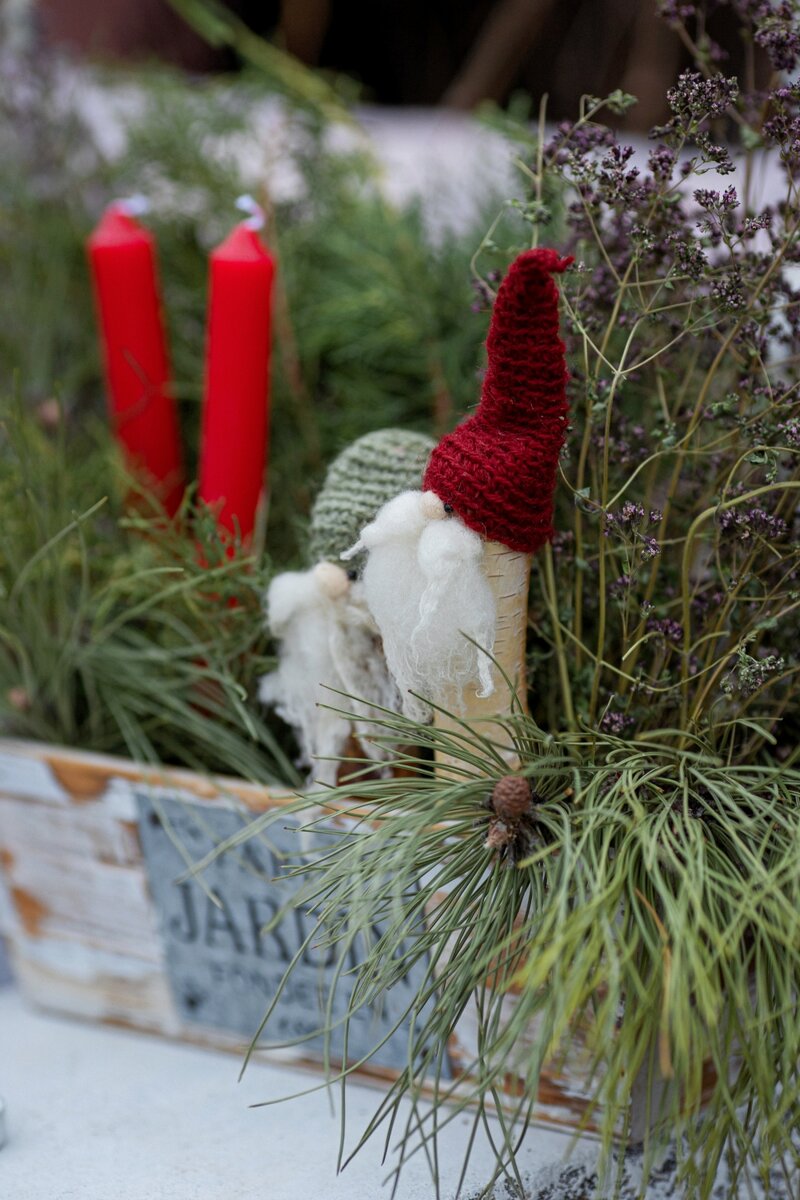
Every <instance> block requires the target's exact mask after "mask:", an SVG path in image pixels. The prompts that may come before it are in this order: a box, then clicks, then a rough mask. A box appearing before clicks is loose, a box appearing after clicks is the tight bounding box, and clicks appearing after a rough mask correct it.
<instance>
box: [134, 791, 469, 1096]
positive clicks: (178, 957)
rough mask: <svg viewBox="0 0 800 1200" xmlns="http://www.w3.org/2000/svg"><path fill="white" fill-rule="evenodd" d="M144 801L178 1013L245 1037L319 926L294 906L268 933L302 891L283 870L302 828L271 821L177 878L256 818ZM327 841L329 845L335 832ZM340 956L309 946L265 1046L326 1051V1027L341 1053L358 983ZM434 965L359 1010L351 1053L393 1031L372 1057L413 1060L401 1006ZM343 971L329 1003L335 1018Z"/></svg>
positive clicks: (146, 850)
mask: <svg viewBox="0 0 800 1200" xmlns="http://www.w3.org/2000/svg"><path fill="white" fill-rule="evenodd" d="M136 803H137V808H138V819H139V835H140V840H141V845H142V851H143V854H144V859H145V865H146V870H147V875H148V880H149V884H150V889H151V892H152V895H153V898H154V901H155V904H156V908H157V910H158V916H159V922H160V926H161V934H162V938H163V943H164V949H165V958H166V967H167V974H168V977H169V982H170V986H171V989H172V993H173V996H174V1000H175V1004H176V1007H177V1009H178V1012H179V1013H180V1015H181V1017H182V1018H183V1019H184V1020H185V1021H187V1022H191V1023H193V1024H198V1025H203V1026H205V1027H206V1028H211V1029H221V1030H226V1031H230V1032H232V1033H237V1034H241V1035H243V1037H244V1038H247V1039H248V1040H249V1039H250V1038H252V1037H253V1036H254V1035H255V1033H256V1031H257V1030H258V1028H259V1025H260V1023H261V1021H262V1018H263V1016H264V1013H265V1011H266V1009H267V1007H268V1005H269V1004H270V1003H271V1002H272V999H273V997H274V996H275V993H276V991H277V990H278V987H279V985H280V983H281V980H282V978H283V975H284V972H285V970H286V968H287V967H288V966H289V964H290V963H291V961H292V960H293V958H294V957H295V955H296V954H297V953H298V952H299V951H300V948H301V946H302V945H303V942H304V941H305V939H306V937H307V935H308V933H309V932H310V931H311V930H312V929H313V927H314V925H315V923H316V922H315V919H314V917H313V916H312V914H311V913H309V912H306V911H304V910H303V909H301V908H299V907H292V908H291V909H289V910H287V912H286V913H285V915H283V916H282V917H281V920H280V921H279V922H278V923H277V924H276V925H275V926H274V927H273V928H271V929H269V930H266V929H265V927H266V926H267V925H268V923H269V922H270V921H271V920H272V919H273V918H274V917H275V916H276V914H277V913H279V912H280V911H281V909H282V908H283V906H284V905H285V904H286V902H287V901H288V900H290V899H291V897H292V895H293V894H294V893H295V892H296V891H297V890H298V888H299V887H300V881H299V880H293V879H287V878H285V877H283V878H280V876H282V875H283V874H284V873H285V862H286V861H287V860H289V861H296V859H297V854H298V847H299V842H298V837H299V836H300V835H298V833H297V830H299V828H300V824H299V822H298V821H297V820H296V818H293V817H291V816H289V815H287V816H286V817H284V818H281V819H279V820H278V821H277V822H276V823H274V824H272V825H270V828H269V830H268V832H267V833H265V834H264V835H256V836H254V837H252V838H250V839H248V840H247V841H245V842H244V843H243V844H242V845H240V846H238V847H237V848H234V849H230V850H227V851H226V852H225V853H224V854H221V855H220V856H219V857H217V858H216V859H215V860H214V861H213V862H212V863H211V864H210V865H209V866H208V867H207V868H206V869H205V870H204V872H203V875H202V881H203V882H202V884H201V883H200V882H199V880H198V879H196V878H192V879H189V880H182V881H181V882H176V881H177V880H178V878H179V877H180V876H182V875H184V874H185V872H186V869H187V867H188V866H191V865H192V864H194V863H197V862H199V861H200V860H201V859H202V858H203V857H204V856H205V855H206V854H207V853H208V852H209V851H211V850H212V849H213V848H214V847H215V846H217V845H219V844H220V843H221V842H223V841H225V840H226V839H228V838H229V837H231V836H232V835H234V834H236V833H237V832H239V831H240V830H241V829H242V828H243V827H244V826H245V825H246V823H247V819H248V818H247V816H246V815H244V814H243V815H239V814H238V813H237V812H235V811H232V810H230V809H226V808H219V807H215V806H211V805H200V804H198V803H196V802H193V801H191V800H187V799H183V798H182V797H180V796H176V795H175V794H174V793H173V794H165V793H163V792H156V791H153V790H144V789H142V790H137V793H136ZM251 819H252V815H251ZM334 836H335V832H334ZM325 841H326V847H327V848H329V847H330V838H329V837H326V839H325ZM376 933H378V934H379V933H380V927H377V928H376ZM338 955H339V952H338V951H334V950H331V949H325V948H319V947H314V946H312V945H309V946H307V947H306V949H305V950H304V951H303V952H302V954H301V957H300V960H299V961H298V962H297V964H296V965H295V967H294V968H293V970H292V972H291V975H290V977H289V980H288V983H287V985H286V987H285V988H284V990H283V993H282V995H281V997H280V1000H279V1002H278V1004H277V1006H276V1008H275V1010H274V1012H273V1014H272V1016H271V1017H270V1021H269V1024H268V1027H267V1029H266V1030H265V1036H264V1038H263V1039H262V1042H261V1043H260V1044H263V1045H264V1046H265V1047H266V1046H268V1045H269V1044H271V1043H272V1044H274V1043H278V1042H284V1041H285V1042H289V1041H293V1040H294V1039H297V1038H304V1039H305V1038H308V1040H307V1041H303V1043H302V1046H301V1047H300V1050H301V1051H302V1053H303V1056H304V1057H309V1058H320V1059H321V1058H322V1055H323V1049H324V1035H323V1034H321V1033H319V1032H318V1031H319V1030H320V1029H321V1028H323V1027H325V1026H326V1025H328V1027H329V1028H331V1032H330V1038H329V1043H328V1046H329V1049H328V1053H329V1055H330V1057H331V1059H333V1060H334V1061H337V1060H338V1061H341V1060H342V1059H343V1057H344V1041H345V1031H344V1026H343V1025H342V1024H341V1020H342V1018H343V1016H344V1015H345V1013H346V1011H347V1006H348V1003H349V999H350V996H351V993H352V988H353V986H354V982H353V980H352V976H351V975H348V974H347V971H348V970H350V969H351V968H352V967H353V966H354V965H355V962H354V961H353V960H352V959H348V960H347V961H346V963H345V971H344V972H341V965H340V963H339V961H338ZM426 967H427V964H426V963H425V962H424V960H420V961H419V962H417V963H416V964H415V965H414V966H413V967H412V968H411V971H410V973H409V975H408V976H406V977H404V978H402V979H400V980H399V981H398V982H397V983H396V984H395V985H394V986H393V987H392V989H391V990H390V991H389V992H388V993H387V994H386V995H385V996H384V997H383V1001H382V1004H381V1008H380V1010H377V1009H376V1010H372V1011H370V1010H367V1009H365V1008H361V1009H359V1010H358V1011H357V1012H356V1013H355V1014H353V1016H352V1017H351V1020H350V1026H349V1031H348V1033H347V1057H348V1059H349V1061H351V1062H353V1061H356V1060H358V1059H361V1058H362V1057H364V1055H366V1054H367V1053H368V1051H369V1050H370V1049H371V1048H372V1047H373V1046H376V1045H377V1044H378V1043H379V1042H381V1041H382V1040H383V1039H384V1038H386V1041H385V1042H384V1044H383V1045H382V1046H381V1047H380V1049H379V1050H378V1051H377V1052H376V1053H375V1054H374V1055H373V1056H372V1057H371V1058H370V1059H369V1062H370V1063H371V1064H373V1065H375V1066H381V1067H388V1068H390V1069H392V1070H402V1069H403V1067H405V1065H406V1063H407V1061H408V1037H409V1018H408V1017H403V1013H404V1011H405V1009H406V1007H407V1006H408V1005H409V1003H410V1002H411V1000H412V999H413V997H414V995H415V994H416V993H417V991H418V989H419V987H420V986H421V984H422V981H423V978H424V975H425V971H426ZM337 972H338V973H339V978H338V981H337V983H336V988H335V991H334V993H333V1003H332V1008H331V1011H330V1013H329V1014H328V1015H327V1017H326V1005H327V1004H328V1003H329V1001H330V993H331V987H332V984H333V982H334V980H335V977H336V975H337ZM401 1018H402V1019H401ZM398 1022H399V1024H398ZM395 1025H397V1026H398V1027H397V1029H394V1026H395ZM392 1031H393V1032H392ZM312 1035H314V1036H312ZM445 1077H448V1076H445Z"/></svg>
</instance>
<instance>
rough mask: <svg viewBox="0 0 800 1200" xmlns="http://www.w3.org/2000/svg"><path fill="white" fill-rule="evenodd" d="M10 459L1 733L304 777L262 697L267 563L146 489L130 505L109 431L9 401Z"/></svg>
mask: <svg viewBox="0 0 800 1200" xmlns="http://www.w3.org/2000/svg"><path fill="white" fill-rule="evenodd" d="M0 465H1V467H2V469H1V470H0V497H1V499H2V506H3V511H4V514H5V518H4V521H3V527H2V531H0V721H2V724H3V728H4V731H5V732H6V733H10V734H12V735H16V736H22V737H32V738H36V739H39V740H42V741H46V742H59V743H63V744H67V745H74V746H79V747H81V748H83V749H86V750H97V751H103V752H107V753H112V752H114V753H120V752H122V753H127V754H128V755H129V756H131V757H132V758H134V759H136V760H138V761H143V762H151V763H154V762H164V761H167V762H174V763H181V764H184V765H186V766H190V767H193V768H195V769H198V770H204V771H205V770H215V771H221V772H225V773H227V774H235V775H239V776H244V777H245V778H249V779H252V780H257V781H261V782H273V781H275V780H276V779H277V780H281V781H289V782H296V781H297V777H296V775H295V772H294V769H293V767H292V765H291V763H290V761H289V759H288V757H287V754H286V752H285V750H284V749H283V748H282V746H281V743H280V741H279V740H278V738H276V736H275V734H274V733H273V732H272V730H271V729H270V728H269V727H268V726H267V725H266V724H265V722H264V720H263V718H262V717H261V716H259V714H258V709H257V706H255V705H254V703H253V696H254V692H255V685H256V681H257V679H258V677H259V676H260V675H261V674H263V673H264V671H265V670H266V669H267V668H268V666H269V665H270V660H269V657H268V655H267V647H266V644H265V635H264V634H263V631H262V619H261V612H260V608H261V596H262V594H263V589H264V586H265V569H264V568H263V567H259V566H258V565H257V564H256V563H254V562H253V561H252V560H248V559H244V558H242V557H241V556H240V557H231V556H228V555H227V554H226V553H225V548H224V547H223V546H222V545H221V543H220V540H219V536H218V534H217V531H216V526H215V523H214V521H213V519H212V518H211V517H210V515H209V514H208V512H207V511H203V510H201V511H199V512H197V513H196V514H195V513H193V512H192V511H191V509H190V508H189V506H188V504H187V507H186V511H185V512H183V513H182V514H180V522H179V523H176V524H175V525H172V524H170V523H168V522H166V521H164V519H163V517H161V516H159V515H158V512H157V510H156V509H155V508H154V506H153V504H152V502H150V501H149V500H148V498H147V497H146V496H144V495H140V496H138V497H137V496H135V495H132V494H130V493H129V494H128V496H127V500H126V502H125V504H123V502H122V501H123V498H124V497H125V489H126V487H127V486H128V485H129V483H130V481H127V480H125V479H124V478H123V476H122V472H121V470H120V468H119V466H118V465H117V464H116V463H115V461H114V459H113V457H112V452H111V448H110V446H109V444H108V438H107V435H105V434H104V431H102V430H101V429H100V430H98V429H95V430H89V431H87V432H86V433H85V434H84V435H83V436H81V437H76V436H75V435H74V434H73V435H72V436H68V434H67V431H66V428H65V425H64V423H63V422H59V423H57V424H56V426H55V428H53V427H48V428H39V427H37V425H36V424H35V423H34V422H32V421H31V420H30V418H29V417H28V416H27V415H26V414H25V413H24V411H23V410H22V408H21V406H20V405H18V404H7V405H6V406H5V411H4V415H3V424H2V427H1V428H0ZM87 496H97V497H99V498H98V500H97V501H96V502H95V503H93V504H91V505H90V507H88V508H87V507H85V505H86V497H87ZM67 516H69V519H68V520H65V518H66V517H67ZM187 527H188V528H190V529H191V533H192V536H190V537H187V532H186V529H187Z"/></svg>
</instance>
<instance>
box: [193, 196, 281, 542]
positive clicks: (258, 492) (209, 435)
mask: <svg viewBox="0 0 800 1200" xmlns="http://www.w3.org/2000/svg"><path fill="white" fill-rule="evenodd" d="M239 206H240V207H242V208H245V207H247V208H250V209H252V210H254V211H255V213H256V215H255V216H253V217H252V218H251V219H249V220H247V221H243V222H242V223H241V224H240V225H237V226H236V228H235V229H234V230H233V231H232V232H231V233H230V234H229V236H228V237H227V238H226V239H225V241H224V242H223V243H222V245H221V246H218V247H217V249H216V250H215V251H214V252H213V253H212V255H211V264H210V281H209V306H208V333H207V341H206V377H205V398H204V407H203V440H202V446H201V452H200V492H199V494H200V499H201V500H204V501H205V503H206V504H208V505H211V506H213V507H215V508H218V510H219V522H220V526H221V527H222V528H223V529H224V530H227V531H228V532H229V533H235V532H237V531H238V532H239V534H240V535H241V538H242V541H243V542H244V543H246V542H247V541H249V539H250V538H251V536H252V533H253V527H254V525H255V520H256V512H257V510H258V505H259V501H260V499H261V496H262V493H263V491H264V487H265V473H266V460H267V438H268V425H269V420H268V418H269V364H270V351H271V345H270V328H271V296H272V278H273V275H274V265H273V261H272V258H271V257H270V254H269V251H268V250H267V248H266V246H265V245H264V243H263V242H262V241H261V238H260V237H259V235H258V228H259V227H260V225H261V223H262V221H263V216H262V215H261V213H260V210H258V208H257V206H256V205H254V204H253V203H252V202H251V201H249V198H243V199H242V201H240V204H239Z"/></svg>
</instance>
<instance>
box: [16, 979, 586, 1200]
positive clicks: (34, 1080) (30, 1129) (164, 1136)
mask: <svg viewBox="0 0 800 1200" xmlns="http://www.w3.org/2000/svg"><path fill="white" fill-rule="evenodd" d="M238 1070H239V1061H238V1059H237V1057H236V1056H235V1055H230V1054H224V1053H219V1052H215V1051H210V1050H204V1049H200V1048H196V1047H192V1046H187V1045H182V1044H180V1043H172V1042H168V1041H165V1040H164V1039H162V1038H158V1037H151V1036H148V1035H145V1034H140V1033H133V1032H128V1031H126V1030H121V1029H112V1028H108V1027H105V1026H100V1025H91V1024H83V1023H81V1022H78V1021H73V1020H69V1019H67V1018H64V1017H56V1016H51V1015H49V1014H48V1015H46V1014H43V1013H41V1012H37V1011H35V1010H33V1009H31V1008H29V1007H27V1006H26V1005H25V1004H23V1001H22V999H21V997H20V995H19V993H18V992H17V991H16V990H15V989H14V988H13V987H5V988H0V1095H2V1096H3V1097H4V1098H5V1101H6V1107H7V1133H8V1142H7V1144H6V1146H5V1148H4V1149H2V1150H0V1198H2V1200H245V1198H246V1200H262V1198H263V1200H381V1198H382V1197H384V1196H385V1197H386V1200H389V1196H390V1193H391V1189H390V1187H382V1186H381V1181H382V1180H383V1178H384V1176H385V1174H386V1170H385V1168H383V1167H381V1164H380V1148H379V1145H378V1143H377V1142H376V1143H375V1145H371V1146H369V1147H368V1148H367V1149H366V1150H364V1151H363V1152H362V1153H360V1154H359V1155H358V1156H357V1158H356V1159H355V1160H354V1161H353V1162H352V1163H351V1164H350V1165H349V1166H348V1167H347V1169H346V1170H345V1171H344V1172H343V1173H342V1174H341V1175H339V1176H338V1177H337V1176H336V1173H335V1168H336V1154H337V1147H338V1138H339V1120H338V1116H337V1115H334V1114H333V1113H332V1111H331V1102H330V1098H329V1097H328V1095H327V1094H326V1093H325V1091H321V1092H317V1093H315V1094H313V1095H310V1096H307V1097H305V1098H303V1099H299V1100H294V1101H291V1102H288V1103H285V1104H280V1105H276V1106H274V1107H269V1108H251V1107H250V1105H251V1104H253V1103H255V1102H258V1101H262V1100H266V1099H271V1098H275V1097H279V1096H282V1095H287V1094H289V1093H291V1092H293V1091H296V1090H298V1089H299V1088H302V1087H307V1086H309V1084H310V1083H312V1082H313V1079H312V1077H311V1076H309V1075H308V1074H305V1073H300V1072H297V1071H294V1070H292V1069H289V1068H286V1067H281V1066H276V1065H267V1064H262V1063H258V1064H254V1065H253V1066H252V1067H251V1068H249V1069H248V1072H247V1073H246V1075H245V1077H244V1080H243V1081H242V1083H237V1075H238ZM378 1100H379V1093H378V1092H376V1091H374V1090H372V1089H370V1088H367V1087H364V1086H356V1085H353V1086H352V1087H351V1088H350V1089H349V1092H348V1130H349V1141H350V1143H352V1141H353V1138H354V1136H355V1135H356V1134H357V1133H358V1132H360V1130H361V1129H362V1128H363V1126H364V1125H365V1123H366V1121H367V1120H368V1118H369V1117H370V1116H371V1114H372V1113H373V1112H374V1110H375V1107H376V1105H377V1103H378ZM469 1124H470V1122H469V1119H468V1118H467V1117H464V1116H460V1117H459V1118H458V1119H457V1120H456V1121H455V1122H454V1123H453V1129H452V1136H451V1137H450V1138H446V1139H445V1141H444V1143H443V1153H442V1157H441V1165H440V1176H441V1180H442V1191H441V1197H442V1200H451V1198H452V1196H453V1192H454V1189H455V1186H456V1182H457V1179H458V1174H459V1170H460V1163H461V1157H460V1155H461V1152H462V1150H463V1147H464V1144H465V1143H466V1139H467V1135H468V1131H469ZM567 1145H568V1140H567V1139H566V1138H565V1137H564V1136H562V1135H560V1134H558V1133H551V1132H547V1131H539V1130H534V1131H531V1132H530V1133H529V1135H528V1137H527V1141H526V1146H525V1149H524V1150H523V1152H522V1155H521V1158H520V1165H521V1167H522V1169H523V1171H524V1173H525V1174H526V1175H537V1174H538V1173H539V1171H540V1169H541V1168H542V1167H546V1166H547V1164H554V1163H556V1162H560V1161H561V1160H562V1159H563V1156H564V1154H565V1151H566V1149H567ZM492 1161H493V1159H492V1154H491V1150H490V1149H489V1147H488V1145H487V1143H486V1142H485V1141H482V1142H480V1144H479V1145H478V1148H477V1150H476V1152H475V1155H474V1159H473V1165H472V1168H471V1170H470V1172H469V1176H468V1180H467V1185H466V1186H465V1188H464V1190H463V1193H462V1195H463V1196H464V1197H465V1198H467V1197H472V1196H474V1195H475V1194H476V1193H477V1192H478V1191H479V1189H480V1187H481V1185H482V1184H483V1183H484V1182H485V1181H486V1179H487V1178H488V1176H489V1175H490V1173H491V1163H492ZM434 1195H435V1191H434V1188H433V1185H432V1183H431V1180H430V1175H429V1173H428V1168H427V1166H426V1164H425V1162H424V1159H423V1157H422V1156H417V1157H416V1158H414V1159H413V1160H411V1161H410V1162H409V1163H408V1164H407V1166H406V1167H405V1169H404V1173H403V1182H402V1185H401V1187H400V1189H399V1191H398V1194H397V1200H433V1197H434ZM498 1196H499V1197H502V1198H503V1200H506V1197H507V1196H508V1192H507V1191H506V1189H505V1187H504V1186H503V1185H500V1187H499V1188H498Z"/></svg>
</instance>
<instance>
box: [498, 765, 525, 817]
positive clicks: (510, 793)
mask: <svg viewBox="0 0 800 1200" xmlns="http://www.w3.org/2000/svg"><path fill="white" fill-rule="evenodd" d="M492 808H493V809H494V811H495V812H496V813H497V815H498V817H500V819H501V820H503V821H508V822H511V823H512V824H514V823H516V822H517V821H520V820H521V819H522V818H523V817H524V816H525V815H526V813H528V812H530V809H531V785H530V781H529V780H527V779H523V777H522V776H521V775H504V776H503V778H502V779H498V781H497V783H496V784H495V785H494V790H493V791H492Z"/></svg>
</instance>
